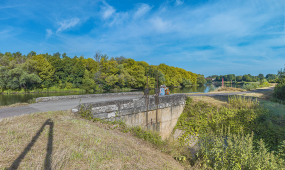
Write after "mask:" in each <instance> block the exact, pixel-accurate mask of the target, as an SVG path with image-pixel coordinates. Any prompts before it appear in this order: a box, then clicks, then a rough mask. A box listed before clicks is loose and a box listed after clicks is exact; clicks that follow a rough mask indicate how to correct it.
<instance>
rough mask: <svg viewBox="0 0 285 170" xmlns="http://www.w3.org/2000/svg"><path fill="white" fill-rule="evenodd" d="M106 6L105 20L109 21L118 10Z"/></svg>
mask: <svg viewBox="0 0 285 170" xmlns="http://www.w3.org/2000/svg"><path fill="white" fill-rule="evenodd" d="M104 4H105V6H104V7H102V10H103V18H104V19H108V18H109V17H111V16H112V15H113V14H114V13H115V12H116V10H115V9H114V8H113V7H112V6H110V5H108V4H107V3H106V2H105V3H104Z"/></svg>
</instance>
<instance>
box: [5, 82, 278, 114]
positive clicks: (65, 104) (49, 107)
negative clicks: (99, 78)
mask: <svg viewBox="0 0 285 170" xmlns="http://www.w3.org/2000/svg"><path fill="white" fill-rule="evenodd" d="M271 90H273V87H272V88H268V89H258V90H253V91H245V92H230V93H204V94H195V93H191V94H190V93H188V94H187V95H188V96H225V95H235V94H245V93H259V92H265V91H271ZM137 97H139V96H136V95H133V96H120V97H102V98H83V99H81V103H89V102H102V101H110V100H120V99H133V98H137ZM140 97H142V96H140ZM79 101H80V99H72V100H60V101H50V102H39V103H34V104H30V105H28V106H19V107H10V108H1V109H0V119H1V118H5V117H12V116H19V115H22V114H31V113H37V112H47V111H59V110H69V109H73V108H75V107H76V106H78V105H79Z"/></svg>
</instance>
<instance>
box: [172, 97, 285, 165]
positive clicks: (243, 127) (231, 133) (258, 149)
mask: <svg viewBox="0 0 285 170" xmlns="http://www.w3.org/2000/svg"><path fill="white" fill-rule="evenodd" d="M212 100H213V99H212ZM270 105H272V102H269V101H267V102H261V103H260V102H259V101H257V100H256V99H255V100H253V99H252V98H250V97H249V98H248V97H242V96H229V98H228V102H227V104H226V105H219V104H214V103H209V102H204V101H200V100H198V101H193V99H192V98H190V97H189V98H187V102H186V106H185V108H184V111H183V113H182V114H181V116H180V118H179V120H178V122H177V125H176V127H175V128H177V129H181V130H183V131H184V132H185V133H184V134H183V135H182V136H181V137H180V139H179V140H180V142H181V145H186V144H187V141H188V140H189V137H190V136H193V135H194V136H195V135H198V138H199V141H200V142H199V147H200V149H199V151H198V153H197V156H196V159H195V160H196V161H199V162H200V164H201V165H202V167H204V168H210V169H282V168H285V162H284V159H285V157H284V154H285V152H284V149H285V130H284V124H283V120H285V119H284V118H285V115H284V110H283V111H280V110H276V109H275V108H276V106H274V107H271V106H270ZM203 141H204V142H203Z"/></svg>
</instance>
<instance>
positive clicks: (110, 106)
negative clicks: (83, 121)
mask: <svg viewBox="0 0 285 170" xmlns="http://www.w3.org/2000/svg"><path fill="white" fill-rule="evenodd" d="M185 99H186V95H185V94H173V95H166V96H159V102H158V103H157V101H156V98H155V97H150V98H149V99H148V100H149V102H148V108H147V107H146V106H147V100H146V99H145V98H134V99H122V100H111V101H104V102H91V103H83V104H81V105H79V106H77V107H76V108H74V109H72V110H73V112H78V111H79V110H80V109H83V110H88V109H90V111H91V114H92V116H93V118H101V119H105V120H108V121H115V120H123V121H124V122H125V123H126V124H127V125H129V126H141V127H143V128H145V129H149V130H153V131H157V132H159V134H160V136H161V137H162V139H166V138H168V137H169V135H170V134H171V133H172V130H173V128H174V127H175V125H176V123H177V120H178V118H179V116H180V114H181V113H182V111H183V109H184V105H185ZM157 106H158V107H157Z"/></svg>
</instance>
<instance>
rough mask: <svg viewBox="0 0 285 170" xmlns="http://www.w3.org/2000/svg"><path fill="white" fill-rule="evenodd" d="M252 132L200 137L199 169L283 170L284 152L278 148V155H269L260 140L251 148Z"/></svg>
mask: <svg viewBox="0 0 285 170" xmlns="http://www.w3.org/2000/svg"><path fill="white" fill-rule="evenodd" d="M253 136H254V135H253V133H252V134H251V135H250V134H247V135H244V134H243V133H240V134H232V133H230V130H228V132H227V133H226V132H223V130H221V132H220V133H218V134H213V133H208V134H203V135H200V136H199V138H200V150H199V152H198V154H197V157H198V159H199V160H200V164H201V165H202V168H203V169H218V170H219V169H229V170H231V169H264V170H269V169H270V170H279V169H284V168H285V162H284V158H283V155H284V149H285V145H284V143H282V145H280V148H279V150H280V152H279V153H278V155H276V154H274V152H269V151H268V149H267V147H266V145H265V143H264V142H263V140H262V139H260V140H259V141H257V142H256V145H254V138H253Z"/></svg>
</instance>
